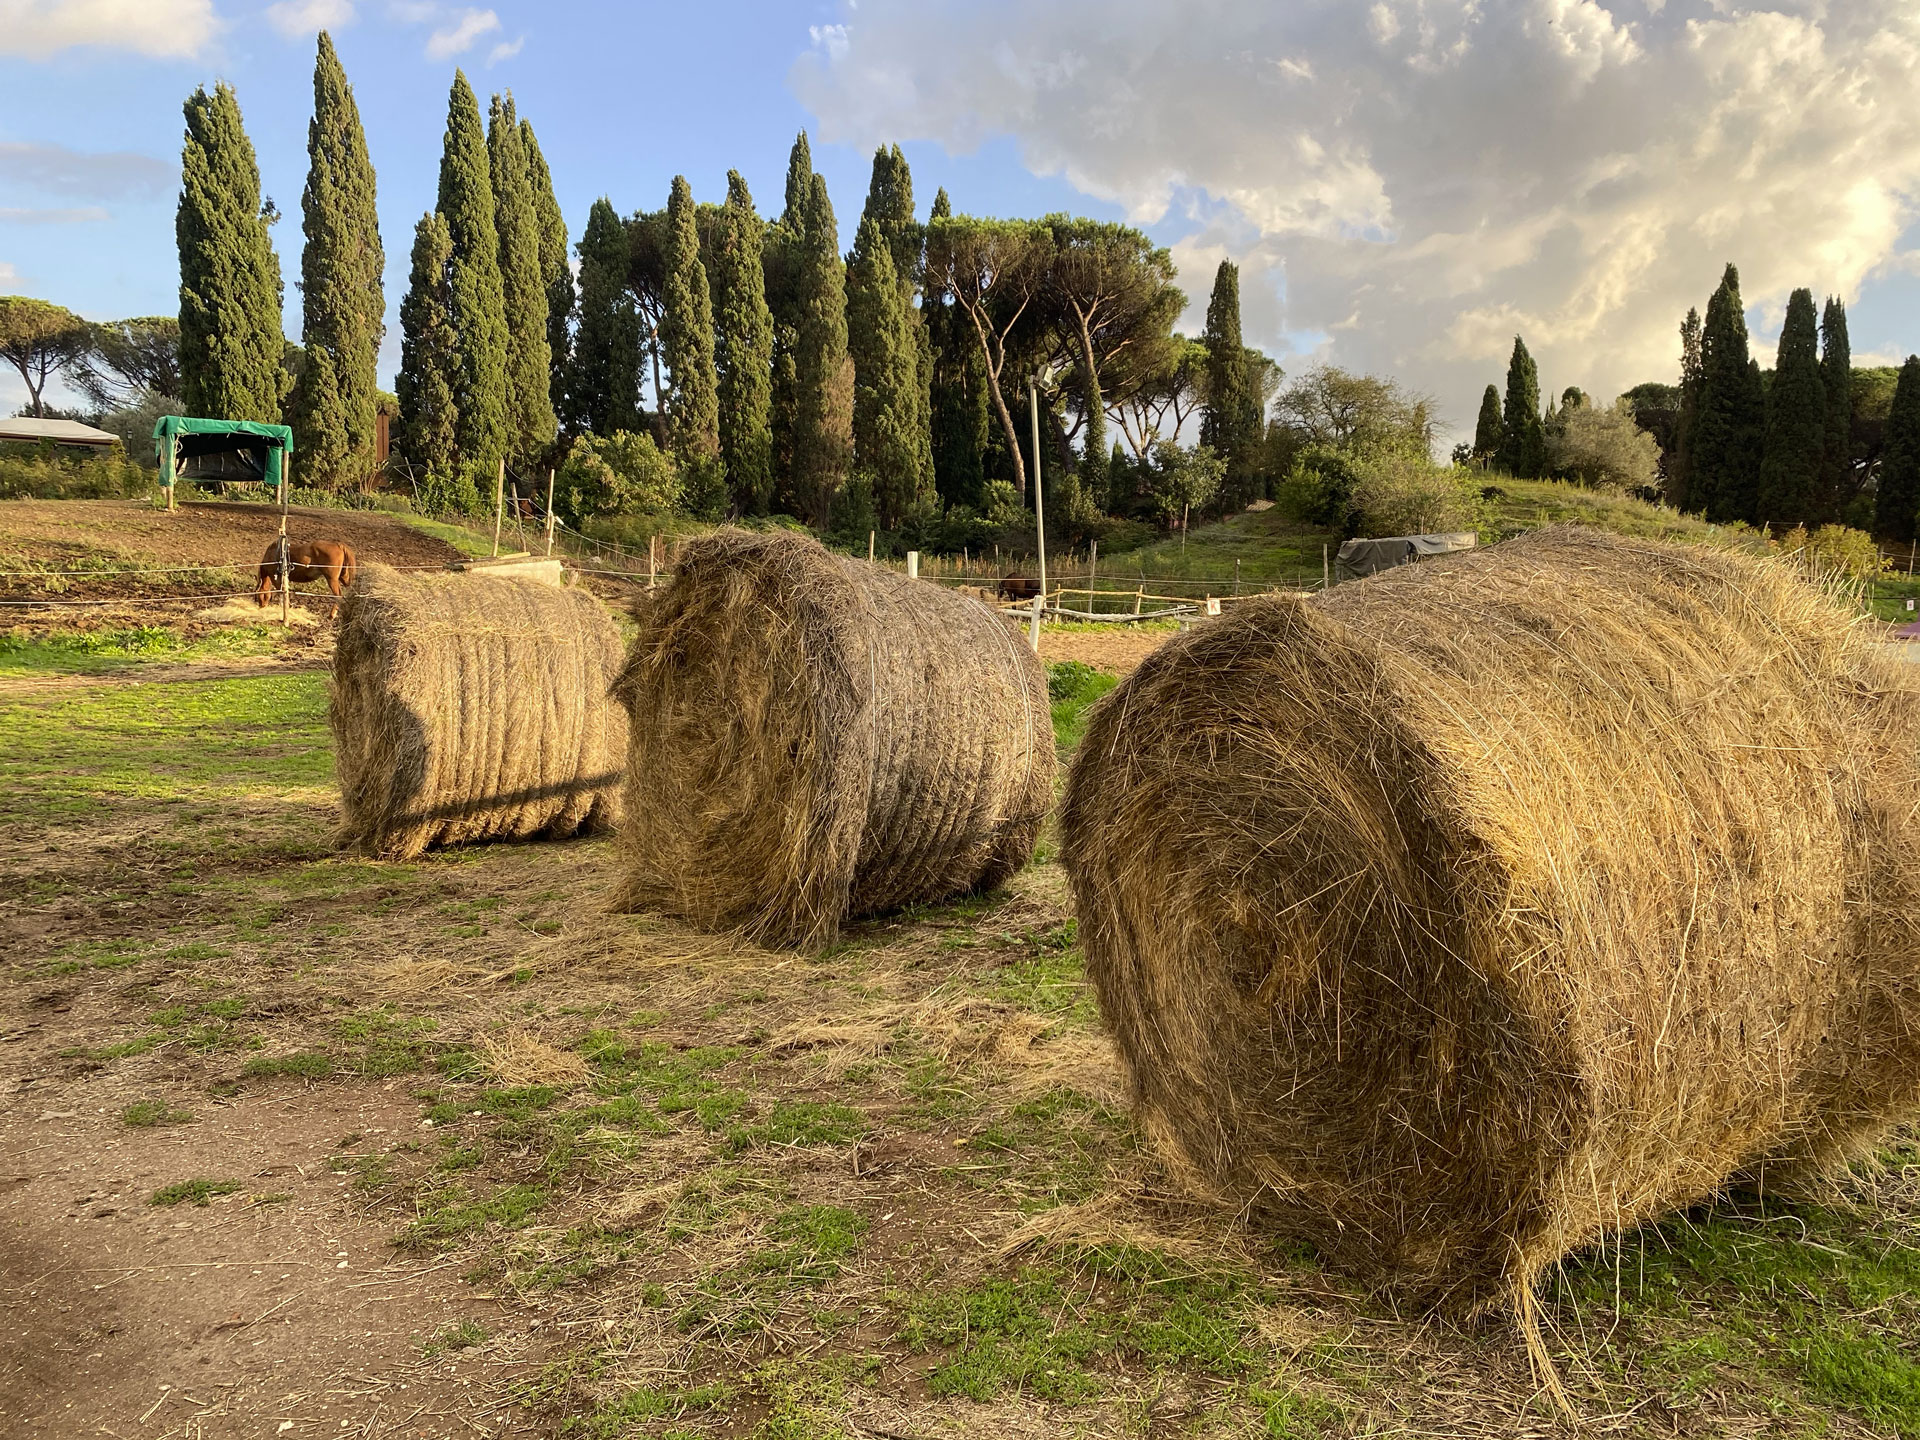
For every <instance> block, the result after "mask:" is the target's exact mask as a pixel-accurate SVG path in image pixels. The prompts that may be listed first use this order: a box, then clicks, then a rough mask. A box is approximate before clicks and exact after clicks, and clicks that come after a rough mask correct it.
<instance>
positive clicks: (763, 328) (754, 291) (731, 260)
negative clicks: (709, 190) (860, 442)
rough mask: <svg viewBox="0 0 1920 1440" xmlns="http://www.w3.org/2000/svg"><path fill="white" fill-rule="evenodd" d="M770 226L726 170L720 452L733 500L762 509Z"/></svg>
mask: <svg viewBox="0 0 1920 1440" xmlns="http://www.w3.org/2000/svg"><path fill="white" fill-rule="evenodd" d="M765 236H766V226H765V225H764V224H763V223H762V222H761V219H760V217H759V216H758V215H757V214H755V213H754V209H753V196H752V194H751V193H749V191H748V190H747V182H746V181H745V180H743V179H741V178H740V172H739V171H737V170H729V171H728V172H727V203H726V205H725V206H724V207H723V209H722V211H721V217H720V228H719V231H718V233H717V234H716V235H715V237H714V270H713V287H714V300H715V303H716V308H717V310H718V320H717V323H716V325H715V329H716V331H717V336H716V338H717V340H718V349H719V360H718V363H719V369H720V458H721V461H722V463H723V464H724V465H725V467H726V473H727V488H728V489H729V490H730V491H731V492H732V497H733V507H734V509H735V510H736V511H738V512H739V513H741V514H743V515H764V514H766V513H767V506H768V504H769V503H770V502H771V501H772V499H773V424H772V398H773V397H772V388H773V314H772V312H771V311H770V310H768V308H767V276H766V270H765V268H764V264H763V260H762V257H761V247H762V243H763V241H764V239H765Z"/></svg>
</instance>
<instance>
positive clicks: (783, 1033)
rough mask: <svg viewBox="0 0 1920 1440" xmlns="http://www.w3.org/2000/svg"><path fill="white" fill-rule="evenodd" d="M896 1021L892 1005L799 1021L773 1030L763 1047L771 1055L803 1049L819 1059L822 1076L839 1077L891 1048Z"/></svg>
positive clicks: (895, 1013)
mask: <svg viewBox="0 0 1920 1440" xmlns="http://www.w3.org/2000/svg"><path fill="white" fill-rule="evenodd" d="M899 1020H900V1014H899V1011H898V1008H897V1007H893V1006H887V1007H883V1008H882V1009H880V1010H877V1011H875V1012H873V1013H871V1014H865V1015H859V1016H855V1017H853V1018H850V1019H846V1020H802V1021H798V1022H796V1023H795V1024H792V1025H787V1026H785V1027H783V1028H782V1029H780V1030H777V1031H775V1032H774V1035H773V1038H772V1039H770V1040H768V1041H767V1050H768V1052H769V1053H771V1054H774V1055H784V1054H793V1053H797V1052H801V1051H805V1052H806V1053H807V1054H808V1055H809V1057H810V1058H812V1059H814V1060H817V1061H818V1062H819V1065H820V1074H821V1077H822V1078H823V1079H827V1080H841V1079H844V1078H845V1077H846V1074H847V1072H848V1071H849V1070H852V1069H853V1068H854V1067H855V1066H858V1065H864V1064H868V1063H869V1062H871V1061H874V1060H877V1059H879V1058H880V1057H881V1056H882V1055H884V1054H886V1053H887V1052H888V1051H889V1050H891V1049H892V1048H893V1046H894V1042H895V1040H896V1039H897V1038H898V1036H897V1033H896V1030H897V1026H898V1024H899Z"/></svg>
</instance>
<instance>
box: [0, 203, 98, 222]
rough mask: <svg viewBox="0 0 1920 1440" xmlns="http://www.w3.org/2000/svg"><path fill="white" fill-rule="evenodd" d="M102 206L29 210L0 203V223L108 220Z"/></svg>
mask: <svg viewBox="0 0 1920 1440" xmlns="http://www.w3.org/2000/svg"><path fill="white" fill-rule="evenodd" d="M112 218H113V217H112V216H110V215H109V214H108V213H107V211H106V209H105V207H104V206H100V205H86V206H81V207H79V208H77V209H70V210H29V209H22V208H20V207H19V206H13V205H0V225H79V224H84V223H86V222H88V221H91V220H109V219H112Z"/></svg>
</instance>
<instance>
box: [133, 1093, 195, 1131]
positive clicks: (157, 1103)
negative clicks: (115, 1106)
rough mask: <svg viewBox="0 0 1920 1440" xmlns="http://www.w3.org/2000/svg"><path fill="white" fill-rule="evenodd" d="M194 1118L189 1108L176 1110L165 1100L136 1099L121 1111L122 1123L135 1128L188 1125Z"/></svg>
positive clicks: (145, 1128) (146, 1128)
mask: <svg viewBox="0 0 1920 1440" xmlns="http://www.w3.org/2000/svg"><path fill="white" fill-rule="evenodd" d="M192 1120H193V1113H192V1112H191V1111H188V1110H176V1109H174V1108H173V1106H171V1105H169V1104H168V1103H167V1102H166V1101H164V1100H136V1101H134V1102H133V1104H131V1105H129V1106H127V1108H126V1109H124V1110H122V1111H121V1112H120V1123H121V1124H122V1125H125V1126H127V1127H129V1128H130V1129H135V1130H148V1129H152V1128H154V1127H155V1126H159V1125H186V1124H188V1123H190V1122H191V1121H192Z"/></svg>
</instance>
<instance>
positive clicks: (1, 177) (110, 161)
mask: <svg viewBox="0 0 1920 1440" xmlns="http://www.w3.org/2000/svg"><path fill="white" fill-rule="evenodd" d="M179 178H180V166H179V164H178V163H177V162H172V161H166V160H160V159H156V158H155V157H154V156H152V155H136V154H133V153H131V152H129V151H124V150H121V151H106V152H88V151H84V150H70V149H68V148H67V147H66V146H65V145H43V144H30V143H28V142H26V141H20V140H0V185H5V186H7V187H8V188H9V189H12V188H15V187H19V188H22V189H31V190H43V191H46V192H47V193H49V194H53V195H62V196H66V197H69V198H71V199H76V200H152V199H156V198H158V197H160V196H162V195H166V194H170V193H171V192H172V190H173V188H174V184H175V182H176V181H178V179H179Z"/></svg>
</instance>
